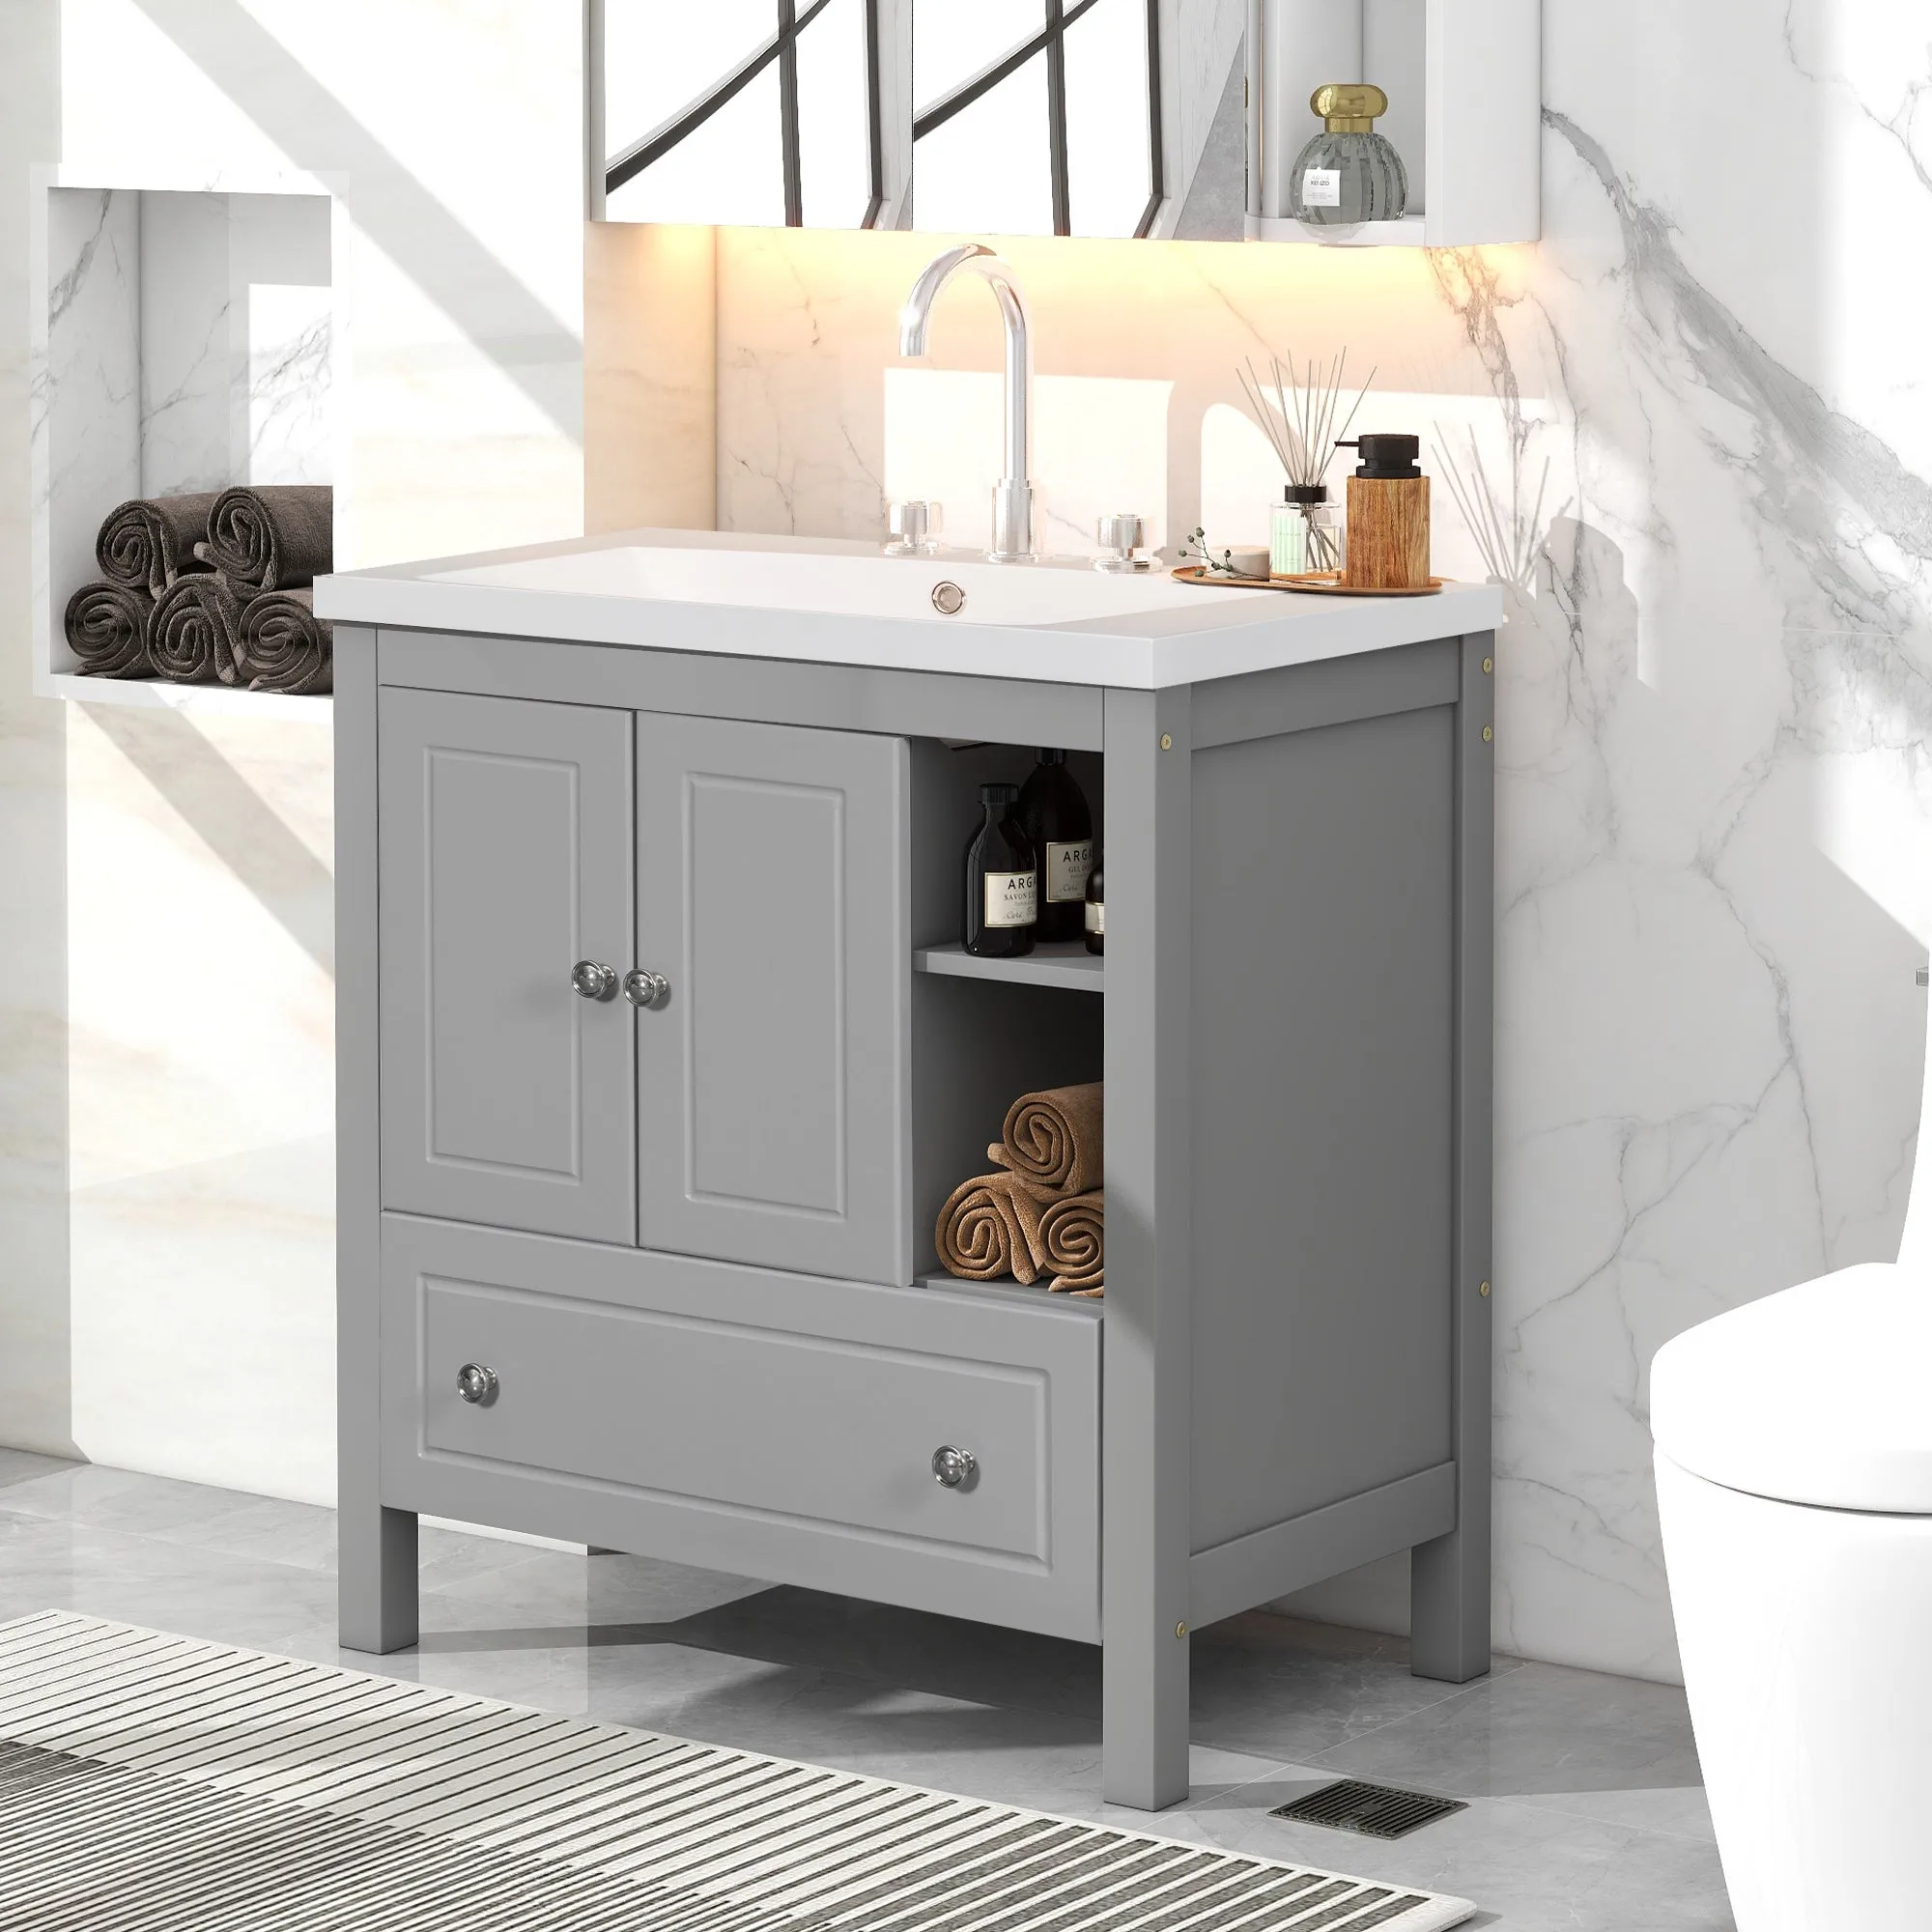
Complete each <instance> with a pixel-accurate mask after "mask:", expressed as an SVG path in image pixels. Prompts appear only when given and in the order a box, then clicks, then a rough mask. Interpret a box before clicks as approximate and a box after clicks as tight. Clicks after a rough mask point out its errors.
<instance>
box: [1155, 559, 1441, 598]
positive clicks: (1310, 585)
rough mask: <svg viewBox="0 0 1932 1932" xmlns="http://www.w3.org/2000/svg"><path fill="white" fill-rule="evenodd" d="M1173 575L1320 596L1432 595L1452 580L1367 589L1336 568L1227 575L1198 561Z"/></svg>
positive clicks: (1214, 584)
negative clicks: (1280, 574)
mask: <svg viewBox="0 0 1932 1932" xmlns="http://www.w3.org/2000/svg"><path fill="white" fill-rule="evenodd" d="M1174 575H1175V577H1176V578H1177V579H1178V580H1179V582H1182V583H1201V584H1206V585H1207V586H1208V588H1209V589H1221V590H1313V591H1315V592H1317V593H1318V594H1320V595H1321V596H1323V597H1433V596H1435V593H1436V592H1437V591H1438V590H1440V589H1441V588H1442V586H1443V585H1444V584H1445V583H1451V582H1454V581H1455V580H1454V579H1453V578H1448V577H1432V578H1431V579H1430V580H1429V582H1427V583H1417V584H1414V585H1411V586H1410V587H1409V588H1408V589H1406V590H1369V589H1366V588H1363V587H1362V586H1360V585H1358V584H1353V583H1344V582H1342V573H1341V572H1340V571H1339V570H1304V571H1302V572H1301V573H1300V574H1299V575H1298V576H1295V577H1228V576H1225V575H1224V574H1223V573H1222V572H1220V571H1215V572H1213V573H1212V574H1211V575H1210V574H1209V573H1208V571H1207V570H1205V569H1204V568H1203V567H1202V566H1201V565H1200V564H1198V563H1186V564H1181V565H1179V567H1178V568H1177V569H1176V571H1175V573H1174Z"/></svg>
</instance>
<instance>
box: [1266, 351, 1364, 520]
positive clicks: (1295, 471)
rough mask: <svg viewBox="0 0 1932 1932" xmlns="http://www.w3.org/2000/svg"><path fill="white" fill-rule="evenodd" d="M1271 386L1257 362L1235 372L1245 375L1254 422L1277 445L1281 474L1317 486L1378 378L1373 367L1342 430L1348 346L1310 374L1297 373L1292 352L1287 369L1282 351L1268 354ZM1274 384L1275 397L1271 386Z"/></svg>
mask: <svg viewBox="0 0 1932 1932" xmlns="http://www.w3.org/2000/svg"><path fill="white" fill-rule="evenodd" d="M1268 365H1269V374H1270V376H1271V377H1272V379H1273V380H1272V383H1271V384H1265V385H1264V384H1263V382H1262V379H1261V378H1260V377H1259V376H1258V375H1257V374H1256V373H1255V365H1254V363H1253V362H1252V361H1250V362H1248V363H1247V364H1246V365H1245V366H1244V367H1242V368H1240V369H1237V370H1236V372H1235V373H1236V376H1238V377H1239V378H1240V382H1241V387H1242V390H1243V391H1244V393H1245V394H1246V396H1247V399H1248V403H1249V407H1250V409H1251V411H1252V412H1253V415H1254V419H1255V421H1256V422H1257V423H1258V424H1259V425H1260V426H1261V430H1262V433H1263V435H1264V436H1265V437H1266V438H1267V440H1268V441H1269V442H1270V443H1271V444H1273V446H1274V453H1275V455H1276V456H1277V457H1278V458H1279V459H1280V461H1281V468H1282V473H1283V474H1284V475H1285V476H1286V477H1287V478H1288V481H1289V482H1290V484H1292V485H1293V486H1294V487H1296V488H1298V489H1304V490H1317V489H1320V488H1321V487H1322V484H1323V482H1324V480H1325V478H1326V477H1327V474H1328V465H1329V463H1330V461H1331V460H1332V459H1333V457H1334V454H1335V445H1336V443H1337V442H1339V441H1340V440H1341V439H1342V438H1343V437H1345V436H1347V435H1348V433H1349V431H1350V428H1351V427H1352V426H1353V424H1354V420H1355V412H1357V411H1358V410H1359V409H1360V408H1361V407H1362V400H1363V398H1364V397H1366V396H1367V394H1368V393H1369V389H1370V386H1371V384H1374V382H1375V380H1376V373H1377V372H1376V370H1374V369H1371V370H1370V371H1369V374H1368V380H1367V382H1365V383H1363V384H1362V386H1361V387H1360V388H1359V389H1358V390H1357V391H1356V392H1355V400H1354V401H1353V402H1352V403H1351V404H1350V406H1349V413H1348V414H1347V415H1346V416H1344V417H1343V418H1342V426H1341V428H1340V430H1339V431H1338V430H1337V429H1336V427H1335V418H1336V415H1337V413H1338V412H1340V410H1341V406H1342V384H1343V379H1344V378H1345V376H1346V375H1347V373H1348V367H1349V352H1348V351H1347V350H1346V349H1344V350H1343V351H1342V352H1341V354H1340V355H1336V356H1335V357H1334V358H1333V359H1332V360H1331V361H1330V362H1329V364H1328V367H1327V369H1326V370H1325V371H1323V372H1321V373H1319V374H1318V372H1317V370H1316V366H1315V362H1314V360H1313V358H1311V359H1310V361H1309V364H1308V372H1307V374H1306V375H1305V376H1297V375H1296V374H1295V373H1294V357H1293V355H1291V356H1290V357H1289V360H1288V366H1287V368H1285V369H1284V368H1283V366H1282V360H1281V357H1280V356H1279V355H1271V356H1269V357H1268ZM1270 387H1271V388H1272V391H1273V393H1272V395H1270V394H1269V388H1270Z"/></svg>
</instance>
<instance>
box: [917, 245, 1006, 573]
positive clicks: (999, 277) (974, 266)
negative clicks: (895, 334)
mask: <svg viewBox="0 0 1932 1932" xmlns="http://www.w3.org/2000/svg"><path fill="white" fill-rule="evenodd" d="M961 269H970V270H972V271H973V272H974V273H975V274H976V275H979V276H980V277H981V278H982V279H983V280H984V281H985V282H986V283H988V284H989V285H990V287H991V288H992V291H993V294H994V296H995V297H996V298H998V301H999V304H1000V318H1001V320H1002V321H1003V322H1004V323H1005V324H1006V327H1007V396H1006V406H1007V469H1006V474H1005V475H1004V476H1002V477H1001V478H1000V480H999V482H998V483H996V484H995V485H994V486H993V547H992V549H990V550H989V551H988V552H987V553H986V560H987V562H989V563H1032V562H1034V561H1035V560H1036V559H1037V556H1038V554H1039V552H1038V549H1037V529H1036V526H1035V520H1036V518H1037V514H1038V497H1037V492H1036V491H1035V489H1034V487H1033V480H1032V478H1031V477H1030V476H1029V475H1028V473H1027V472H1028V471H1029V469H1031V468H1032V466H1033V338H1032V336H1031V335H1030V333H1029V332H1028V329H1027V313H1026V303H1025V302H1024V301H1023V300H1021V298H1020V285H1019V283H1018V282H1017V281H1015V280H1014V279H1013V271H1012V270H1010V269H1009V268H1008V266H1007V265H1006V263H1004V262H1003V261H1001V260H1000V258H999V257H998V256H997V255H996V254H994V253H993V251H992V250H991V249H990V248H986V247H982V246H981V245H980V243H979V242H978V241H968V242H966V243H964V244H963V245H962V246H960V247H957V248H949V249H947V251H946V253H945V254H943V255H935V256H934V257H933V259H932V260H931V261H930V262H928V263H927V264H926V265H925V269H924V270H923V273H922V274H921V275H920V278H919V280H918V281H916V282H915V283H914V284H913V285H912V293H911V294H910V295H909V296H907V297H906V299H905V307H904V308H902V309H901V310H900V311H899V354H900V355H924V354H925V338H926V329H927V327H928V325H929V324H930V323H931V320H932V304H933V301H934V299H935V298H937V296H938V294H939V292H940V290H941V289H943V288H944V287H945V286H946V284H947V283H948V282H949V281H951V280H952V276H953V275H954V273H955V272H956V271H957V270H961Z"/></svg>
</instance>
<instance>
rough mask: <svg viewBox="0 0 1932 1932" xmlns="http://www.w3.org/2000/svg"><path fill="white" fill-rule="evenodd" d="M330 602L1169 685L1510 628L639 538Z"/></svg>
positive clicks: (1473, 613)
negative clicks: (951, 599) (954, 589)
mask: <svg viewBox="0 0 1932 1932" xmlns="http://www.w3.org/2000/svg"><path fill="white" fill-rule="evenodd" d="M940 582H952V583H953V584H955V585H957V586H958V587H959V588H960V589H962V590H963V591H964V593H965V603H964V606H963V608H962V609H961V610H960V611H958V612H957V613H956V614H953V615H950V616H949V615H945V614H942V613H941V611H938V610H937V609H935V608H934V605H933V601H932V598H933V590H934V586H935V585H937V584H939V583H940ZM315 610H316V615H317V616H319V617H326V618H328V619H330V620H331V621H333V622H335V623H348V624H380V625H389V626H397V627H402V628H406V629H411V630H421V631H454V632H467V633H470V634H478V635H485V636H492V637H512V638H544V639H562V640H566V641H572V642H582V643H593V644H608V645H618V646H627V647H631V648H635V649H641V650H677V651H700V652H707V653H711V654H714V655H724V656H731V657H757V658H781V659H788V660H792V661H797V662H805V663H818V664H845V665H867V666H878V667H887V668H893V669H898V670H931V671H946V672H950V673H954V674H963V675H966V676H975V677H1011V678H1031V679H1036V680H1038V681H1041V682H1046V683H1054V684H1085V685H1113V686H1123V687H1128V688H1132V689H1138V690H1156V689H1160V688H1162V687H1164V686H1168V685H1180V684H1195V683H1201V682H1203V681H1205V680H1208V679H1210V678H1217V677H1233V676H1237V675H1239V674H1240V673H1242V672H1244V671H1255V670H1268V669H1272V668H1275V667H1276V666H1280V665H1295V664H1310V663H1314V662H1316V661H1317V660H1320V659H1322V658H1338V657H1350V656H1353V655H1355V654H1356V653H1358V652H1362V651H1378V650H1387V649H1390V648H1392V647H1394V646H1397V645H1402V644H1413V643H1422V642H1425V641H1427V640H1428V639H1433V638H1445V637H1461V636H1463V635H1465V634H1467V633H1470V632H1475V631H1490V630H1494V629H1495V628H1496V627H1497V626H1498V625H1499V624H1500V623H1501V622H1502V592H1501V591H1500V590H1499V589H1498V588H1497V587H1496V586H1495V585H1494V584H1487V583H1452V584H1449V585H1446V586H1445V587H1444V588H1443V589H1442V590H1441V591H1440V592H1439V593H1438V594H1436V595H1435V596H1433V597H1334V596H1322V595H1319V594H1315V593H1312V592H1305V591H1278V590H1260V589H1254V590H1249V589H1227V588H1221V587H1218V586H1216V587H1211V588H1208V587H1197V586H1195V585H1191V584H1184V583H1178V582H1175V581H1174V580H1173V578H1172V577H1170V576H1169V575H1168V573H1167V572H1166V571H1165V570H1155V571H1153V572H1150V573H1145V574H1137V575H1132V576H1127V575H1112V574H1108V573H1105V572H1101V571H1096V570H1094V568H1093V566H1092V565H1091V564H1090V563H1088V562H1086V561H1084V560H1081V559H1054V560H1050V561H1046V562H1041V563H1038V564H1033V565H1025V564H1022V565H997V564H989V563H986V562H985V561H984V560H983V559H982V558H980V556H979V555H978V554H976V553H970V552H963V551H950V552H942V553H941V554H938V555H936V556H928V557H887V556H883V555H882V554H880V552H879V550H878V548H877V547H876V546H875V545H871V544H864V543H841V542H831V541H823V540H815V539H811V538H803V537H768V536H746V535H739V534H736V533H727V532H714V531H708V530H626V531H622V532H619V533H617V534H614V535H610V536H598V537H584V538H580V539H578V540H575V541H573V542H569V543H554V544H537V545H532V546H530V547H528V548H526V549H523V550H510V551H495V552H488V553H484V554H478V555H474V556H455V557H438V558H432V559H428V560H426V561H423V562H420V563H405V564H391V565H388V566H386V567H384V568H382V569H378V570H360V571H351V572H345V573H342V574H340V575H337V576H333V577H323V578H318V579H317V580H316V585H315Z"/></svg>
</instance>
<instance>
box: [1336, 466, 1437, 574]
mask: <svg viewBox="0 0 1932 1932" xmlns="http://www.w3.org/2000/svg"><path fill="white" fill-rule="evenodd" d="M1335 446H1336V448H1337V449H1353V450H1356V451H1358V452H1359V453H1360V455H1361V459H1362V460H1361V464H1360V467H1359V468H1358V469H1356V470H1355V473H1354V474H1353V475H1352V476H1350V478H1349V524H1348V537H1347V540H1346V544H1345V548H1344V550H1343V553H1342V582H1344V583H1345V584H1346V585H1348V587H1349V588H1350V589H1351V590H1420V589H1423V588H1425V587H1427V585H1428V582H1429V478H1428V477H1426V476H1425V475H1424V474H1423V473H1422V468H1421V465H1420V463H1419V462H1418V460H1417V459H1418V458H1419V457H1420V456H1421V454H1422V439H1421V438H1420V437H1415V436H1360V437H1352V438H1350V439H1348V440H1346V441H1342V442H1338V443H1337V444H1336V445H1335Z"/></svg>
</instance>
